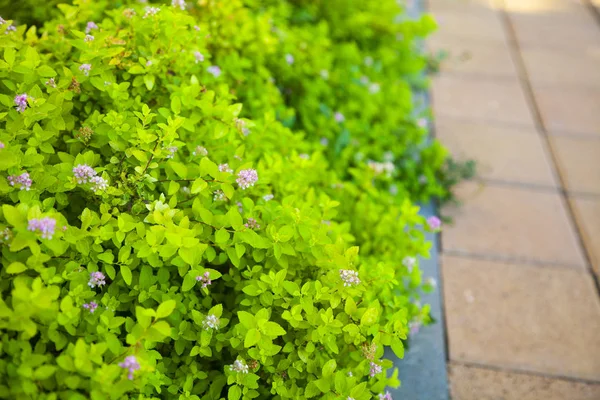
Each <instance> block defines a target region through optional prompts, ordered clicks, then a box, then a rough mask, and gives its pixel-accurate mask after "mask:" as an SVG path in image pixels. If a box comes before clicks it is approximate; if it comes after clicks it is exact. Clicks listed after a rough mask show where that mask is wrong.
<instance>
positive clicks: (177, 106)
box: [171, 96, 181, 115]
mask: <svg viewBox="0 0 600 400" xmlns="http://www.w3.org/2000/svg"><path fill="white" fill-rule="evenodd" d="M171 111H173V113H174V114H175V115H178V114H181V99H180V98H179V97H178V96H173V97H172V98H171Z"/></svg>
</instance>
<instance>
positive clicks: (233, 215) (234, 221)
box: [227, 208, 244, 230]
mask: <svg viewBox="0 0 600 400" xmlns="http://www.w3.org/2000/svg"><path fill="white" fill-rule="evenodd" d="M227 219H228V220H229V224H230V225H231V226H232V227H233V229H235V230H240V229H242V228H243V227H244V221H243V220H242V216H241V215H240V213H239V212H238V210H237V209H235V208H230V209H229V211H227Z"/></svg>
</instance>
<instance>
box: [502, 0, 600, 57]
mask: <svg viewBox="0 0 600 400" xmlns="http://www.w3.org/2000/svg"><path fill="white" fill-rule="evenodd" d="M509 16H510V17H509V19H510V21H511V24H512V27H513V28H514V31H515V34H516V36H517V41H518V42H519V44H521V45H536V46H544V47H551V48H557V49H567V50H568V49H573V48H579V49H585V48H588V47H590V46H591V47H595V46H597V45H598V44H599V41H600V30H599V29H598V27H597V26H596V21H595V20H594V18H593V17H592V16H591V14H590V13H589V12H587V10H585V9H584V7H581V6H577V7H569V8H564V9H561V10H556V9H548V8H540V9H539V10H536V11H512V12H509Z"/></svg>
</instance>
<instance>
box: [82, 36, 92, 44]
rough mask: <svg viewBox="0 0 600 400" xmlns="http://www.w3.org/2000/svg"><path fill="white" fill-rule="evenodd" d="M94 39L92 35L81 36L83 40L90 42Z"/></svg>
mask: <svg viewBox="0 0 600 400" xmlns="http://www.w3.org/2000/svg"><path fill="white" fill-rule="evenodd" d="M93 40H94V37H93V36H92V35H85V37H84V38H83V41H84V42H92V41H93Z"/></svg>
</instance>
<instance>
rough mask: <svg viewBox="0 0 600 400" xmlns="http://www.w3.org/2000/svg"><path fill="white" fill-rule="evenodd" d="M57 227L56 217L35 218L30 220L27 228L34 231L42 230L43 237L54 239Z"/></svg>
mask: <svg viewBox="0 0 600 400" xmlns="http://www.w3.org/2000/svg"><path fill="white" fill-rule="evenodd" d="M55 229H56V220H55V219H54V218H49V217H44V218H39V219H38V218H33V219H30V220H29V223H28V226H27V230H29V231H32V232H41V234H42V239H52V236H54V231H55Z"/></svg>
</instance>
